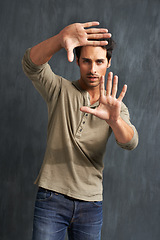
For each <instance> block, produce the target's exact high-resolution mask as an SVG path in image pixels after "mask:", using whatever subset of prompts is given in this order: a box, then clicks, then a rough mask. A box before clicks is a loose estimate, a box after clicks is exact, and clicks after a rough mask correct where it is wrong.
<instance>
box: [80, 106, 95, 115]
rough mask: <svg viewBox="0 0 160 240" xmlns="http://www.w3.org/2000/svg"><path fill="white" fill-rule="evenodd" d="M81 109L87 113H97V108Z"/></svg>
mask: <svg viewBox="0 0 160 240" xmlns="http://www.w3.org/2000/svg"><path fill="white" fill-rule="evenodd" d="M80 110H81V112H85V113H90V114H94V113H95V109H92V108H90V107H81V108H80Z"/></svg>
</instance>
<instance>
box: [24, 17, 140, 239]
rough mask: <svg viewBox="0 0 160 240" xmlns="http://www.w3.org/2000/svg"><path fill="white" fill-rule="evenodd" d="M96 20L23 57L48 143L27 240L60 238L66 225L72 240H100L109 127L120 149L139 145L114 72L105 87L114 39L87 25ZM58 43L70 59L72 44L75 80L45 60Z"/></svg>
mask: <svg viewBox="0 0 160 240" xmlns="http://www.w3.org/2000/svg"><path fill="white" fill-rule="evenodd" d="M97 25H99V23H98V22H88V23H84V24H80V23H75V24H71V25H69V26H67V27H66V28H64V29H63V30H62V31H61V32H60V33H59V34H57V35H55V36H53V37H51V38H50V39H47V40H46V41H44V42H41V43H40V44H38V45H36V46H34V47H32V48H31V49H28V50H27V51H26V53H25V55H24V58H23V69H24V72H25V73H26V75H27V76H28V77H29V78H30V79H31V80H32V83H33V84H34V86H35V87H36V88H37V90H38V91H39V92H40V94H41V95H42V96H43V98H44V99H45V101H46V103H47V107H48V135H47V148H46V153H45V157H44V161H43V164H42V167H41V171H40V173H39V176H38V178H37V180H36V183H37V184H38V186H39V190H38V193H37V199H36V203H35V214H34V228H33V240H42V239H43V240H48V239H49V240H51V239H52V240H63V239H64V238H65V233H66V229H68V237H69V239H70V240H75V239H76V240H87V239H88V240H98V239H100V238H101V227H102V171H103V155H104V152H105V149H106V143H107V140H108V138H109V136H110V134H111V132H112V131H113V133H114V135H115V138H116V141H117V143H118V144H119V145H120V146H121V147H123V148H126V149H129V150H131V149H134V148H135V147H136V146H137V143H138V134H137V131H136V129H135V127H134V126H133V125H132V124H131V122H130V120H129V113H128V110H127V107H126V106H125V105H124V104H123V103H122V100H123V98H124V96H125V93H126V90H127V86H126V85H124V87H123V89H122V92H121V94H120V96H119V97H118V98H116V93H117V84H118V77H117V76H114V79H113V84H112V78H113V74H112V73H111V72H110V73H109V74H108V79H107V87H106V92H105V89H104V76H105V74H106V71H107V68H109V66H110V64H111V58H110V57H111V52H112V46H110V43H112V42H113V41H112V39H111V34H110V33H108V30H107V29H101V28H97V27H94V28H92V27H93V26H97ZM100 39H107V40H108V41H106V40H100ZM97 40H98V41H97ZM107 44H108V46H107ZM105 46H106V47H105ZM61 48H65V49H66V51H67V56H68V60H69V61H70V62H72V61H73V58H74V54H73V49H75V48H76V54H77V58H76V60H77V64H78V66H79V68H80V79H79V80H78V81H74V82H71V81H68V80H66V79H64V78H63V77H60V76H58V75H56V74H54V73H53V72H52V70H51V68H50V66H49V64H48V63H47V62H48V61H49V60H50V59H51V57H52V56H53V55H54V54H55V53H56V52H57V51H59V50H60V49H61ZM106 49H108V50H106ZM109 52H110V56H109Z"/></svg>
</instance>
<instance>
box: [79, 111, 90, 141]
mask: <svg viewBox="0 0 160 240" xmlns="http://www.w3.org/2000/svg"><path fill="white" fill-rule="evenodd" d="M87 117H88V113H85V114H84V116H83V117H82V120H81V123H80V125H79V128H78V130H77V133H76V137H78V138H80V137H81V135H82V132H83V131H84V128H85V125H86V122H87Z"/></svg>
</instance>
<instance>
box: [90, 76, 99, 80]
mask: <svg viewBox="0 0 160 240" xmlns="http://www.w3.org/2000/svg"><path fill="white" fill-rule="evenodd" d="M87 78H88V79H89V80H90V81H95V80H98V79H99V77H98V76H95V75H88V76H87Z"/></svg>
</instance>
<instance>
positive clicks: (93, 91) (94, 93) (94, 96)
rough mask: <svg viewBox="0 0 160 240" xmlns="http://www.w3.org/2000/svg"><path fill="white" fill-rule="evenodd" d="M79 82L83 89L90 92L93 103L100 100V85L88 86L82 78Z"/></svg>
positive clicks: (91, 102)
mask: <svg viewBox="0 0 160 240" xmlns="http://www.w3.org/2000/svg"><path fill="white" fill-rule="evenodd" d="M79 84H80V86H81V88H82V89H83V90H85V91H87V92H88V93H89V95H90V104H91V105H92V104H94V103H95V102H97V101H98V100H99V95H100V94H99V85H98V86H96V87H88V86H86V85H84V84H83V82H81V81H80V80H79Z"/></svg>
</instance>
